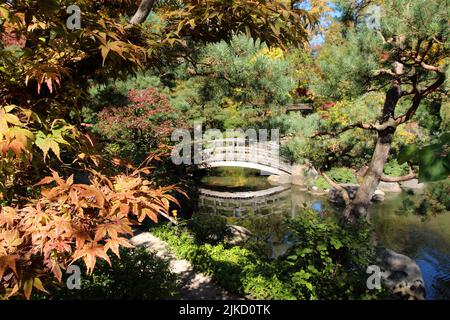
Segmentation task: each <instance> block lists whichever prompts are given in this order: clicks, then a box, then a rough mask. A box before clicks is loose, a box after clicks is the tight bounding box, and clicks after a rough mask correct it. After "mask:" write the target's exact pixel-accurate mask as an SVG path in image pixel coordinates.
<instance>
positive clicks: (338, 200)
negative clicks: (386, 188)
mask: <svg viewBox="0 0 450 320" xmlns="http://www.w3.org/2000/svg"><path fill="white" fill-rule="evenodd" d="M340 186H342V187H343V188H344V189H345V190H347V192H348V196H349V197H350V200H353V199H354V198H355V196H356V193H357V192H358V189H359V184H354V183H341V184H340ZM384 196H385V194H384V192H383V191H381V190H376V191H375V192H374V194H373V195H372V199H371V201H373V202H379V201H383V200H384ZM328 199H329V200H330V202H331V203H333V204H335V205H337V206H345V202H344V198H342V194H341V192H340V191H338V190H336V189H335V188H332V189H331V190H330V191H329V192H328Z"/></svg>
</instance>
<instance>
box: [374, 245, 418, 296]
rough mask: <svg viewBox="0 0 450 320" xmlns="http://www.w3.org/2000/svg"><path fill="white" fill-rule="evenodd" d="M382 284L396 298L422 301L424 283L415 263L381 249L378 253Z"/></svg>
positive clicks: (395, 253)
mask: <svg viewBox="0 0 450 320" xmlns="http://www.w3.org/2000/svg"><path fill="white" fill-rule="evenodd" d="M378 263H379V264H380V269H381V281H382V283H383V284H384V285H385V286H386V287H387V288H388V289H389V290H390V291H391V292H392V293H393V294H395V295H396V296H397V297H399V298H402V299H409V300H411V299H415V300H424V299H425V298H426V292H425V281H424V280H423V276H422V272H421V271H420V267H419V266H418V265H417V263H416V262H415V261H414V260H412V259H411V258H409V257H407V256H405V255H403V254H400V253H397V252H395V251H392V250H390V249H383V250H382V251H381V252H379V253H378Z"/></svg>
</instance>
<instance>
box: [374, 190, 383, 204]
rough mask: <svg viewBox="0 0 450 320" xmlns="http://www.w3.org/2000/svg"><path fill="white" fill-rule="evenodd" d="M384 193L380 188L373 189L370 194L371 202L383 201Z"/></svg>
mask: <svg viewBox="0 0 450 320" xmlns="http://www.w3.org/2000/svg"><path fill="white" fill-rule="evenodd" d="M384 197H385V193H384V192H383V191H381V190H375V192H374V193H373V196H372V201H373V202H382V201H384Z"/></svg>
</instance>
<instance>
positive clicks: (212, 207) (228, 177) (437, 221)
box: [199, 168, 450, 299]
mask: <svg viewBox="0 0 450 320" xmlns="http://www.w3.org/2000/svg"><path fill="white" fill-rule="evenodd" d="M202 182H203V187H207V188H209V189H214V190H220V191H233V192H235V191H239V192H242V191H251V190H264V189H267V188H270V187H273V186H271V185H270V184H269V183H268V182H267V177H264V176H260V172H259V171H255V170H249V169H237V168H227V169H225V170H220V169H216V170H214V171H211V172H210V173H209V175H208V176H206V177H205V178H204V179H203V181H202ZM420 197H421V195H411V194H407V193H402V194H400V195H397V196H390V197H389V195H388V197H387V198H386V200H385V201H384V202H382V203H379V204H376V205H373V206H372V207H371V221H372V223H373V225H374V229H375V234H376V237H377V240H378V243H380V244H381V245H383V246H386V247H388V248H391V249H392V250H394V251H396V252H399V253H402V254H405V255H407V256H409V257H411V258H412V259H414V260H415V261H416V262H417V263H418V264H419V266H420V268H421V270H422V273H423V277H424V280H425V283H426V289H427V298H428V299H450V214H449V213H444V214H440V215H438V216H436V217H431V218H429V219H426V220H425V221H423V218H422V217H420V216H417V215H413V214H410V213H408V211H409V210H408V209H411V208H410V207H411V206H413V205H414V204H417V203H418V201H420ZM199 201H200V203H199V210H200V212H201V213H207V214H220V215H223V216H225V217H227V219H228V221H229V223H230V224H238V225H241V226H244V227H246V228H248V229H249V230H251V231H252V232H253V233H254V234H255V235H256V236H257V237H258V238H259V239H261V240H264V241H267V242H268V243H269V244H270V247H271V252H270V253H269V255H271V256H272V257H276V256H279V255H280V254H283V253H284V252H285V251H286V250H287V248H288V247H289V245H290V242H289V233H288V230H287V229H286V225H285V224H284V221H285V219H286V218H293V217H295V216H296V215H298V214H301V212H302V208H304V207H308V208H311V209H313V210H315V211H317V212H319V213H325V212H333V211H334V210H335V208H333V207H332V206H331V204H330V203H329V202H328V201H327V199H326V198H325V197H321V196H315V195H312V194H310V193H308V192H306V191H305V190H304V189H301V188H298V187H292V188H289V189H287V190H285V191H283V192H280V193H277V194H275V195H271V196H268V197H263V198H259V199H240V200H239V199H238V200H236V199H217V198H216V199H211V198H208V197H205V196H200V200H199Z"/></svg>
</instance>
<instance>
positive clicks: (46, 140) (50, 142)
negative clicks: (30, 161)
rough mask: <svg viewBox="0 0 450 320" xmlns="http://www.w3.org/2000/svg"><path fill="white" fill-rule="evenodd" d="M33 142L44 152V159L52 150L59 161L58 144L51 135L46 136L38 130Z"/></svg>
mask: <svg viewBox="0 0 450 320" xmlns="http://www.w3.org/2000/svg"><path fill="white" fill-rule="evenodd" d="M35 143H36V146H37V147H38V148H39V149H41V150H42V152H43V153H44V160H45V159H46V158H47V155H48V152H49V151H50V150H52V151H53V153H54V154H55V155H56V157H57V158H58V159H59V161H61V158H60V149H59V144H58V142H57V141H56V140H55V139H54V137H53V136H52V135H47V136H46V135H45V134H44V133H43V132H42V131H39V132H38V134H37V135H36V141H35Z"/></svg>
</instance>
